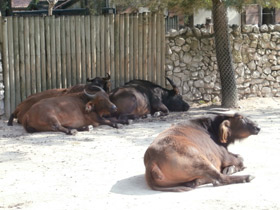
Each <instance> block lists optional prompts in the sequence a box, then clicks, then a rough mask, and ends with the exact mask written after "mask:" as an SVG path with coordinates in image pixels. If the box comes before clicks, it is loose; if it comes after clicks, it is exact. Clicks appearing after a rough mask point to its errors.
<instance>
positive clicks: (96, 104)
mask: <svg viewBox="0 0 280 210" xmlns="http://www.w3.org/2000/svg"><path fill="white" fill-rule="evenodd" d="M90 91H91V92H94V93H88V92H87V91H86V89H84V93H85V95H86V97H87V98H89V102H87V104H86V106H85V111H86V112H91V111H94V112H96V113H97V114H98V115H99V116H100V117H102V116H104V115H110V114H112V113H114V112H116V111H117V107H116V105H115V104H113V103H112V102H111V101H110V99H109V96H108V94H107V93H106V92H105V91H104V90H103V89H102V88H100V87H98V86H90Z"/></svg>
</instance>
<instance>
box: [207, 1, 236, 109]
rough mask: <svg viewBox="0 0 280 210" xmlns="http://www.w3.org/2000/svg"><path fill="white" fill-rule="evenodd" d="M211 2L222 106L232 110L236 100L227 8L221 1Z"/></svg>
mask: <svg viewBox="0 0 280 210" xmlns="http://www.w3.org/2000/svg"><path fill="white" fill-rule="evenodd" d="M212 2H213V9H212V14H213V24H214V36H215V45H216V57H217V63H218V69H219V72H220V77H221V86H222V106H223V107H227V108H233V107H237V100H238V98H237V88H236V81H235V73H234V69H233V64H232V56H231V49H230V40H229V33H228V18H227V8H226V7H225V5H224V3H223V1H222V0H212Z"/></svg>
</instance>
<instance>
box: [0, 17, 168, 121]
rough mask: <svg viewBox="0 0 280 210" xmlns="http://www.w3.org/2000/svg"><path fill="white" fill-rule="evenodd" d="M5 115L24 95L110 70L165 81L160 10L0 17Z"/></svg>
mask: <svg viewBox="0 0 280 210" xmlns="http://www.w3.org/2000/svg"><path fill="white" fill-rule="evenodd" d="M0 22H1V24H0V42H1V44H2V45H1V46H2V49H1V50H2V57H3V58H2V60H3V72H4V85H5V114H6V116H8V115H10V113H11V112H12V111H13V110H14V109H15V107H16V105H17V104H19V103H20V102H21V101H22V100H24V99H25V98H26V97H27V96H29V95H31V94H34V93H37V92H41V91H44V90H46V89H51V88H64V87H69V86H72V85H75V84H79V83H86V79H87V77H96V76H102V77H103V76H105V75H106V73H109V74H110V75H111V82H112V88H115V87H118V86H120V85H123V84H124V83H125V82H126V81H129V80H131V79H137V78H138V79H147V80H150V81H153V82H155V83H157V84H159V85H162V86H165V79H164V75H165V73H164V63H165V22H164V17H163V15H159V14H147V13H146V14H134V15H127V14H126V15H106V16H59V17H54V16H52V17H0Z"/></svg>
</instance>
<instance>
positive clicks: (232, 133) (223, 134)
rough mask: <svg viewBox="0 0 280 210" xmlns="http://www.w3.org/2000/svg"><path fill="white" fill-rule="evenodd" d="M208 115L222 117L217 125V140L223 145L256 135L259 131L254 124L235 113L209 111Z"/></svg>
mask: <svg viewBox="0 0 280 210" xmlns="http://www.w3.org/2000/svg"><path fill="white" fill-rule="evenodd" d="M210 113H213V114H217V115H219V116H220V117H222V118H221V119H222V122H221V123H220V124H219V140H220V142H221V143H223V144H230V143H233V142H234V140H235V139H245V138H247V137H249V136H251V135H257V134H258V133H259V131H260V128H259V126H258V125H257V124H256V123H255V122H253V121H252V120H250V119H249V118H247V117H245V116H243V115H241V114H239V113H237V112H235V111H211V112H210Z"/></svg>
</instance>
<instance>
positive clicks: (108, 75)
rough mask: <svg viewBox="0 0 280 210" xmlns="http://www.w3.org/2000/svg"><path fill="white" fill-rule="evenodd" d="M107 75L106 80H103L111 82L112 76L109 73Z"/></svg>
mask: <svg viewBox="0 0 280 210" xmlns="http://www.w3.org/2000/svg"><path fill="white" fill-rule="evenodd" d="M106 75H107V76H106V77H104V78H103V80H110V79H111V76H110V74H109V73H106Z"/></svg>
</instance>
